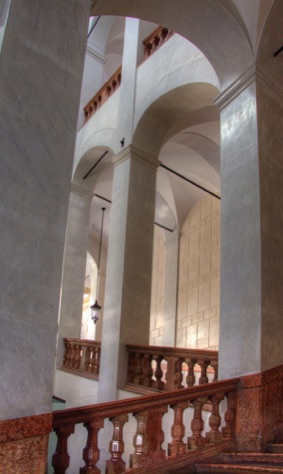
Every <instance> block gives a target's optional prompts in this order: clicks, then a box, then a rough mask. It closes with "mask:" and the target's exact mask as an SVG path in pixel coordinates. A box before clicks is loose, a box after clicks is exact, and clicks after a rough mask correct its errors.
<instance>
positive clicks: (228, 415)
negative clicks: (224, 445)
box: [222, 392, 236, 439]
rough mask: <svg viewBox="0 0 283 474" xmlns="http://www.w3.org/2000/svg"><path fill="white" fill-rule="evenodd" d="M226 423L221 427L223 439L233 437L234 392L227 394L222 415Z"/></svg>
mask: <svg viewBox="0 0 283 474" xmlns="http://www.w3.org/2000/svg"><path fill="white" fill-rule="evenodd" d="M224 419H225V422H226V425H225V426H224V427H223V428H222V433H223V438H224V439H233V437H234V434H235V420H236V392H230V393H228V395H227V409H226V412H225V415H224Z"/></svg>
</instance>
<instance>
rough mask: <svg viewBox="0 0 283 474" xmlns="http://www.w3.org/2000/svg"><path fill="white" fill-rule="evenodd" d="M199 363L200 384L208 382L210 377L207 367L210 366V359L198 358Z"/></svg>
mask: <svg viewBox="0 0 283 474" xmlns="http://www.w3.org/2000/svg"><path fill="white" fill-rule="evenodd" d="M198 365H199V366H200V368H201V374H200V378H199V384H200V385H201V384H203V383H208V378H207V375H206V370H207V367H208V366H209V361H207V360H198Z"/></svg>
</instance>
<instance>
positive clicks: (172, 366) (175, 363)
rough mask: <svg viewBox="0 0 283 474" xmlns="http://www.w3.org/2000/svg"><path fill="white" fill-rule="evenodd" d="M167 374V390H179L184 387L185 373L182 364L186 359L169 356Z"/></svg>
mask: <svg viewBox="0 0 283 474" xmlns="http://www.w3.org/2000/svg"><path fill="white" fill-rule="evenodd" d="M167 362H168V365H167V374H166V385H165V387H164V389H165V390H166V391H167V392H170V391H171V390H178V389H181V388H184V387H183V385H182V381H183V373H182V364H183V362H184V359H182V358H180V357H172V356H169V357H168V356H167Z"/></svg>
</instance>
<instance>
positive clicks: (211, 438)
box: [206, 393, 224, 444]
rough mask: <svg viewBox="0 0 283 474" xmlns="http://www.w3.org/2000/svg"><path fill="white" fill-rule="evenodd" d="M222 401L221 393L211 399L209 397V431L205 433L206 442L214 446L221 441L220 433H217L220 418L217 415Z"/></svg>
mask: <svg viewBox="0 0 283 474" xmlns="http://www.w3.org/2000/svg"><path fill="white" fill-rule="evenodd" d="M223 399H224V394H223V393H218V394H216V395H214V396H213V397H209V400H210V401H211V403H212V412H211V415H210V417H209V426H210V431H209V433H207V435H206V436H207V440H208V442H209V443H212V444H216V443H219V442H220V441H222V438H223V436H222V433H220V431H219V427H220V425H221V416H220V414H219V404H220V402H221V401H222V400H223Z"/></svg>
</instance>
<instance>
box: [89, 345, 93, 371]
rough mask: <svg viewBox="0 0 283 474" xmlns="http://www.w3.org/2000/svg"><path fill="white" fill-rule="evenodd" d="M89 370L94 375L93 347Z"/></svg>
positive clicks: (90, 353)
mask: <svg viewBox="0 0 283 474" xmlns="http://www.w3.org/2000/svg"><path fill="white" fill-rule="evenodd" d="M89 370H90V372H92V373H93V371H94V347H91V348H90V352H89Z"/></svg>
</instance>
